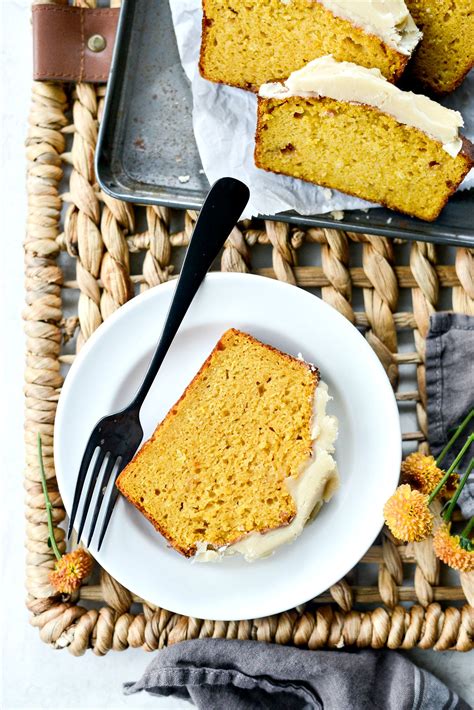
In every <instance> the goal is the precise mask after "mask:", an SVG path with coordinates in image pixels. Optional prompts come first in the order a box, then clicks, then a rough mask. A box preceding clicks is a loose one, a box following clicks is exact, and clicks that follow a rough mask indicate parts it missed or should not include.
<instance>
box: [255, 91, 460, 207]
mask: <svg viewBox="0 0 474 710" xmlns="http://www.w3.org/2000/svg"><path fill="white" fill-rule="evenodd" d="M473 157H474V156H473V146H472V144H471V143H469V141H467V140H466V139H463V148H462V150H461V151H460V152H459V153H458V155H457V156H456V157H452V156H450V155H449V154H448V153H447V152H446V151H445V150H444V149H443V145H442V143H440V142H438V141H436V140H434V139H432V138H430V137H429V136H428V135H427V134H425V133H424V132H423V131H421V130H419V129H417V128H414V127H412V126H407V125H404V124H401V123H399V122H398V121H397V120H396V119H395V118H393V117H392V116H390V115H388V114H386V113H384V112H382V111H380V110H379V109H376V108H374V107H371V106H367V105H365V104H357V103H350V102H346V101H336V100H335V99H331V98H326V97H306V98H304V97H301V96H290V97H288V98H284V99H280V98H263V97H259V99H258V123H257V133H256V145H255V163H256V165H257V166H258V167H259V168H263V169H264V170H270V171H272V172H275V173H283V174H285V175H291V176H293V177H296V178H300V179H302V180H307V181H309V182H313V183H316V184H317V185H322V186H324V187H330V188H334V189H336V190H340V191H341V192H346V193H348V194H351V195H356V196H357V197H362V198H363V199H365V200H369V201H371V202H378V203H380V204H382V205H385V206H386V207H390V208H391V209H394V210H398V211H399V212H404V213H406V214H409V215H413V216H416V217H419V218H420V219H424V220H428V221H431V220H434V219H436V217H437V216H438V215H439V213H440V211H441V209H442V208H443V207H444V205H445V204H446V202H447V200H448V198H449V196H450V195H451V194H452V193H453V192H454V191H455V190H456V188H457V187H458V185H459V184H460V182H461V181H462V179H463V178H464V176H465V175H466V174H467V172H468V171H469V169H470V167H471V166H472V165H473Z"/></svg>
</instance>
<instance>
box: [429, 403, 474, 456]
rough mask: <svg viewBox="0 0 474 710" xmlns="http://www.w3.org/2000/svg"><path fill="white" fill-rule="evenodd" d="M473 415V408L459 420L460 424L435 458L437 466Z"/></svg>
mask: <svg viewBox="0 0 474 710" xmlns="http://www.w3.org/2000/svg"><path fill="white" fill-rule="evenodd" d="M473 417H474V408H473V409H471V411H470V412H469V414H468V415H467V417H465V419H464V420H463V421H462V422H461V424H460V425H459V426H458V428H457V429H456V431H455V432H454V434H453V435H452V437H451V438H450V440H449V441H448V443H447V444H446V446H445V447H444V449H443V450H442V452H441V453H440V455H439V456H438V458H437V459H436V465H437V466H439V465H440V464H441V462H442V460H443V459H444V457H445V456H446V454H447V453H448V451H449V449H450V448H451V446H452V445H453V444H454V442H455V441H456V440H457V439H458V437H459V436H461V434H462V433H463V431H464V429H465V428H466V427H467V425H468V424H469V422H470V421H471V419H472V418H473Z"/></svg>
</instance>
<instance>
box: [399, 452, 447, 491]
mask: <svg viewBox="0 0 474 710" xmlns="http://www.w3.org/2000/svg"><path fill="white" fill-rule="evenodd" d="M444 474H445V472H444V471H443V470H442V469H441V468H439V467H438V466H437V465H436V461H435V459H434V457H433V456H425V455H424V454H422V453H421V452H420V451H417V452H415V453H414V454H410V455H409V456H407V457H406V459H405V460H404V461H403V463H402V481H403V483H409V484H410V485H411V486H413V487H414V488H416V489H417V490H419V491H421V493H426V494H427V495H429V494H430V493H432V492H433V491H434V489H435V488H436V486H437V485H438V483H439V482H440V481H441V479H442V478H443V476H444ZM458 483H459V476H458V474H457V473H452V474H451V476H450V477H449V478H448V481H447V483H446V484H445V485H444V486H443V488H442V489H441V491H440V495H441V497H443V498H448V497H449V496H451V495H452V494H453V493H454V491H455V490H456V486H457V485H458Z"/></svg>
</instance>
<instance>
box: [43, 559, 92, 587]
mask: <svg viewBox="0 0 474 710" xmlns="http://www.w3.org/2000/svg"><path fill="white" fill-rule="evenodd" d="M92 565H93V560H92V557H91V556H90V554H89V553H88V552H87V550H84V548H83V547H78V548H77V549H76V550H74V551H73V552H69V553H68V554H67V555H63V556H62V557H61V559H60V560H58V561H57V562H56V567H55V569H54V571H53V572H51V573H50V575H49V581H50V582H51V584H52V585H53V587H54V588H55V589H56V590H57V591H58V592H61V593H62V594H72V592H74V591H75V590H76V589H79V587H80V586H81V584H82V582H83V581H84V579H86V577H88V576H89V575H90V573H91V571H92Z"/></svg>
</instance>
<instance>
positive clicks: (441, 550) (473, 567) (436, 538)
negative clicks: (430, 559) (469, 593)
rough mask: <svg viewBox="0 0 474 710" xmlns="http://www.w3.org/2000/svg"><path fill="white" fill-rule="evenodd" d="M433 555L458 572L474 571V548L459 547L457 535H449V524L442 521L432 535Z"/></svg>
mask: <svg viewBox="0 0 474 710" xmlns="http://www.w3.org/2000/svg"><path fill="white" fill-rule="evenodd" d="M433 549H434V551H435V555H436V557H437V558H438V559H440V560H441V561H442V562H444V563H445V564H447V565H449V566H450V567H452V568H453V569H457V570H459V571H460V572H474V550H465V549H464V548H462V547H461V540H460V537H459V535H451V532H450V526H449V525H446V523H443V524H442V525H440V526H439V527H438V528H437V529H436V531H435V534H434V535H433Z"/></svg>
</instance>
